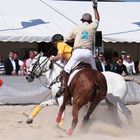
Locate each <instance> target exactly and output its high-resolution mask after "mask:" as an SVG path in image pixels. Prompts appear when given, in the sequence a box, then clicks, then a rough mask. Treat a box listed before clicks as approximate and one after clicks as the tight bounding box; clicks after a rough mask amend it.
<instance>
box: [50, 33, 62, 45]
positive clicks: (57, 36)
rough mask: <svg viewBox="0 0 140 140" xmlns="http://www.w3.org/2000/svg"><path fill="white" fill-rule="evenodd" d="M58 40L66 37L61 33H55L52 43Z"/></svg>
mask: <svg viewBox="0 0 140 140" xmlns="http://www.w3.org/2000/svg"><path fill="white" fill-rule="evenodd" d="M56 41H64V37H63V36H62V35H61V34H55V35H54V36H53V37H52V41H51V42H52V43H54V42H56Z"/></svg>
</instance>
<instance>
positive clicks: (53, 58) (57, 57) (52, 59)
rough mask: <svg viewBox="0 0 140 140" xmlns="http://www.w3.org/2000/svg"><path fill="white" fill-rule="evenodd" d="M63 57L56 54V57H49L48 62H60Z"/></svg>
mask: <svg viewBox="0 0 140 140" xmlns="http://www.w3.org/2000/svg"><path fill="white" fill-rule="evenodd" d="M62 57H63V55H62V54H57V55H56V56H50V60H51V61H58V60H61V59H62Z"/></svg>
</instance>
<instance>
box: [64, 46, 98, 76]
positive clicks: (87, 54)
mask: <svg viewBox="0 0 140 140" xmlns="http://www.w3.org/2000/svg"><path fill="white" fill-rule="evenodd" d="M79 62H85V63H89V64H90V65H91V67H92V69H95V70H96V65H95V59H94V58H93V55H92V51H91V50H90V49H82V48H78V49H76V50H74V51H73V53H72V56H71V58H70V60H69V61H68V62H67V64H66V65H65V67H64V70H65V71H66V72H67V73H70V71H71V70H72V69H73V68H74V67H75V66H76V64H78V63H79Z"/></svg>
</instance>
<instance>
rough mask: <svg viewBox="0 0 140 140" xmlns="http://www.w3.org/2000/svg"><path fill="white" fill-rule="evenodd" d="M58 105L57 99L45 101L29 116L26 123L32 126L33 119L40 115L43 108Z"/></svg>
mask: <svg viewBox="0 0 140 140" xmlns="http://www.w3.org/2000/svg"><path fill="white" fill-rule="evenodd" d="M55 104H57V102H56V100H55V99H53V98H52V99H50V100H48V101H44V102H42V103H40V104H39V105H36V106H35V107H34V108H33V109H32V112H31V114H30V115H29V117H28V119H27V120H26V123H28V124H30V123H32V122H33V119H34V118H35V117H36V116H37V115H38V113H39V112H40V111H41V109H42V108H44V107H46V106H48V105H55Z"/></svg>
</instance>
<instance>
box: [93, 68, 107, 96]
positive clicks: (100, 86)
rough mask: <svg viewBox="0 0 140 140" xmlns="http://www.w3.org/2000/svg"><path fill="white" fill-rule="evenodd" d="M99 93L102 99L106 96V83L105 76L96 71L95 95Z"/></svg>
mask: <svg viewBox="0 0 140 140" xmlns="http://www.w3.org/2000/svg"><path fill="white" fill-rule="evenodd" d="M99 92H100V94H101V96H102V97H103V98H104V97H105V96H106V94H107V82H106V79H105V76H104V75H103V74H102V73H101V72H99V71H97V72H96V81H95V94H98V93H99Z"/></svg>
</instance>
